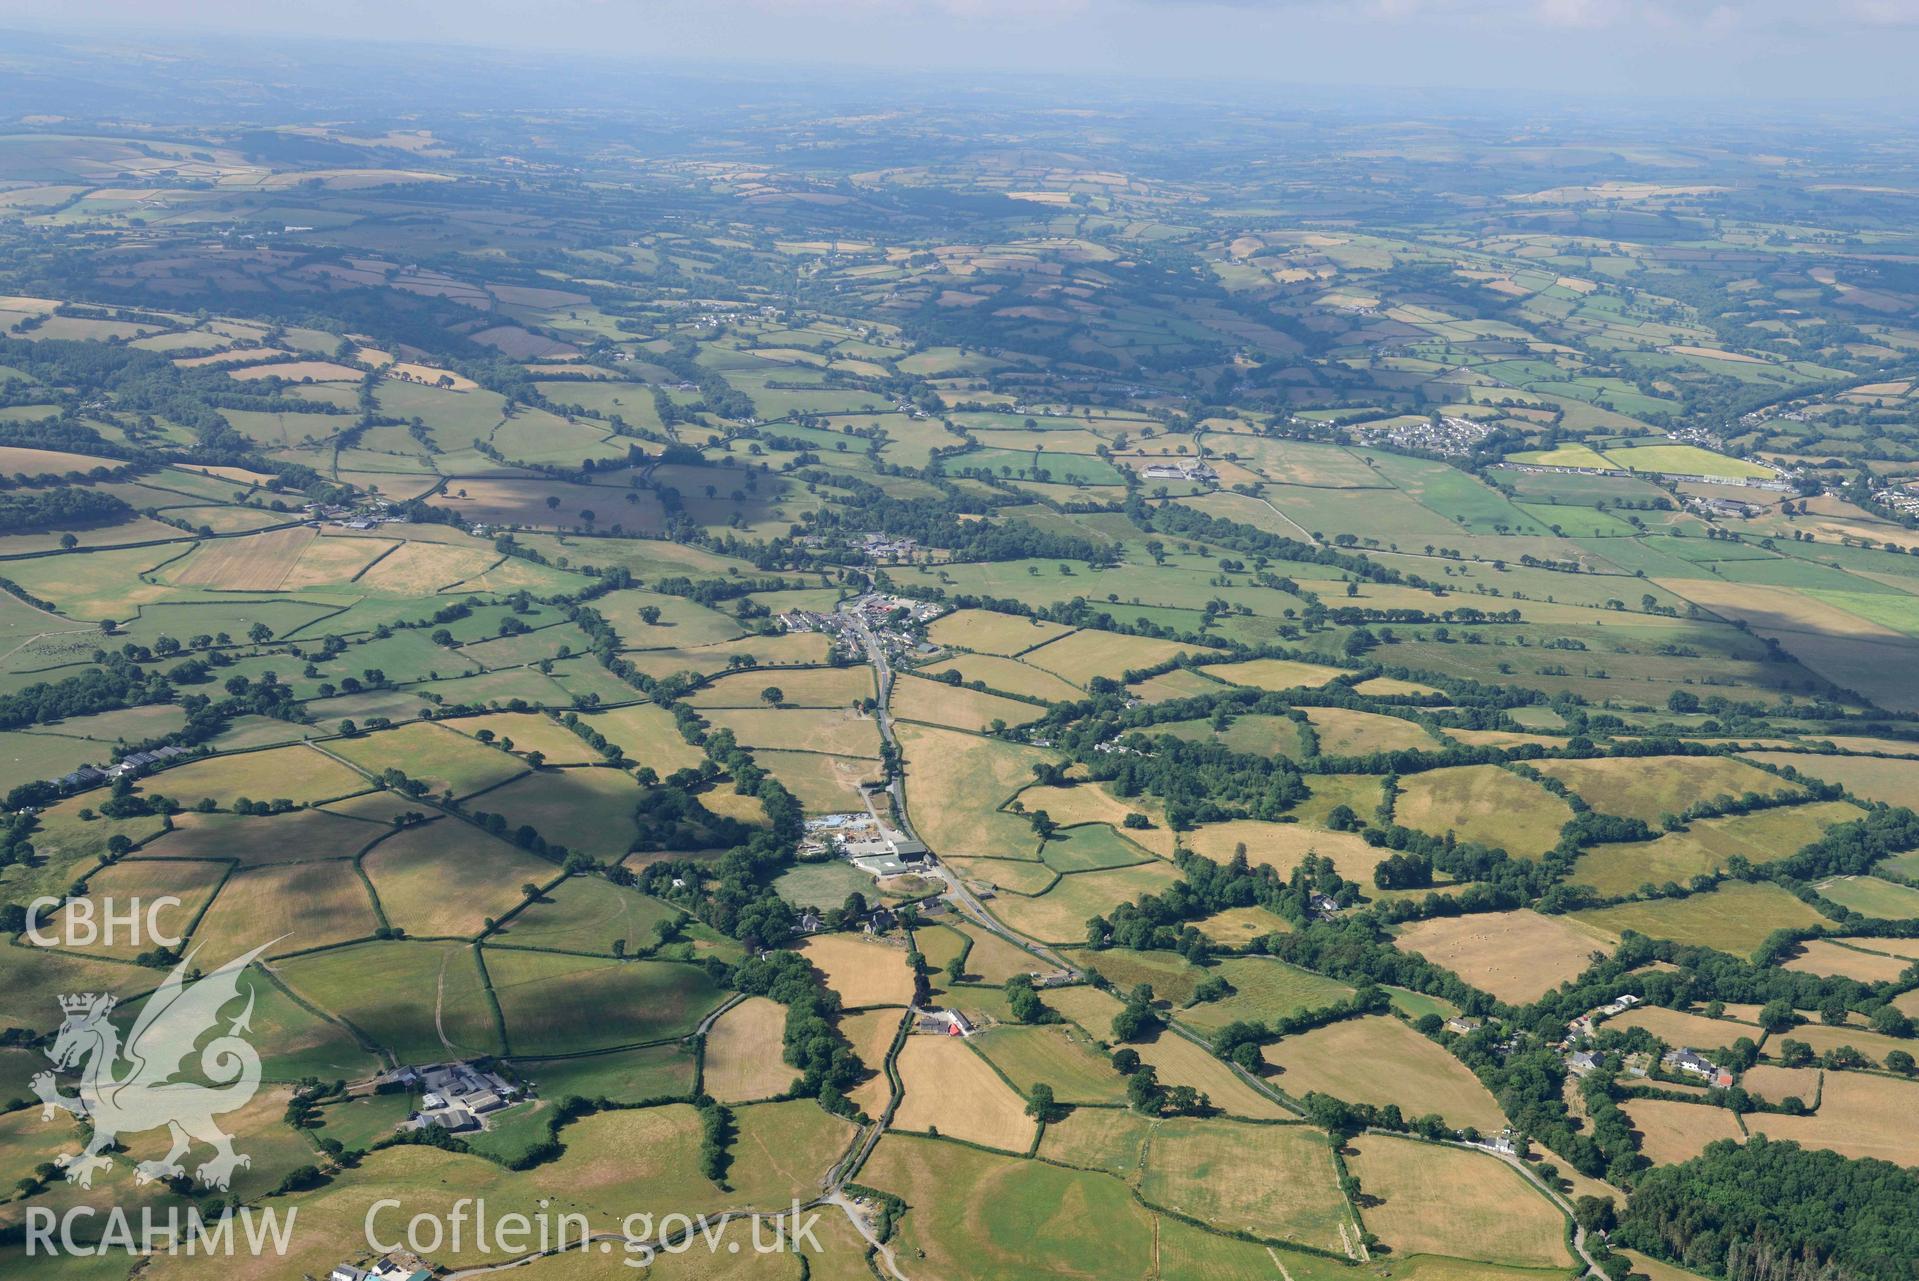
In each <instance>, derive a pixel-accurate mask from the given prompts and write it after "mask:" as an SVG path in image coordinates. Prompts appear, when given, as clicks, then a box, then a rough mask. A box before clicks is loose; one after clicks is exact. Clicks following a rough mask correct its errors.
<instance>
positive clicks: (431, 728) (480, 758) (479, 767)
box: [328, 722, 527, 796]
mask: <svg viewBox="0 0 1919 1281" xmlns="http://www.w3.org/2000/svg"><path fill="white" fill-rule="evenodd" d="M328 750H329V751H331V752H333V753H335V754H336V755H339V756H341V757H344V758H345V759H347V760H349V761H352V762H353V763H354V764H356V765H358V766H359V767H360V768H361V769H364V770H367V771H368V772H370V773H373V774H379V773H380V772H381V771H383V770H388V769H397V770H399V771H400V772H402V773H403V774H405V775H406V776H407V777H408V778H412V779H416V780H418V781H419V782H422V783H425V784H426V785H427V787H428V788H429V789H431V790H432V791H435V792H451V793H452V794H453V795H455V796H470V795H472V794H473V793H475V792H478V791H480V790H482V789H484V788H489V787H493V786H495V785H496V784H499V783H502V782H504V781H506V780H507V779H509V778H513V777H515V776H516V775H519V774H524V773H525V772H526V769H527V766H526V763H525V762H524V761H521V760H519V759H517V758H516V757H514V756H513V755H511V754H510V753H508V752H504V751H501V750H500V749H499V748H496V747H488V746H486V745H485V744H482V743H479V742H476V741H474V740H473V739H471V738H469V737H467V736H466V735H464V734H461V733H458V732H457V731H455V730H452V729H449V728H447V727H446V726H444V725H434V724H430V723H426V722H421V723H417V724H413V725H402V726H400V727H399V728H397V729H389V730H381V731H379V732H377V733H373V734H367V735H365V736H364V737H360V738H348V739H336V740H334V741H333V742H332V743H330V744H328Z"/></svg>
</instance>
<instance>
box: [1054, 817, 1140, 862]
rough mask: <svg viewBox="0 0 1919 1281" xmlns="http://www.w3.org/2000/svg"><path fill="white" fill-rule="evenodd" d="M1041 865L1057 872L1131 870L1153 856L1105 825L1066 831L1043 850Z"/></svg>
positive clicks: (1067, 828) (1084, 825) (1075, 827)
mask: <svg viewBox="0 0 1919 1281" xmlns="http://www.w3.org/2000/svg"><path fill="white" fill-rule="evenodd" d="M1039 857H1040V861H1041V862H1043V863H1045V864H1046V865H1047V866H1048V867H1050V868H1052V869H1053V870H1054V871H1056V872H1061V873H1065V872H1085V871H1093V870H1097V869H1100V868H1111V867H1129V866H1131V865H1132V864H1135V863H1145V862H1147V861H1149V860H1151V859H1152V857H1153V855H1152V854H1151V853H1150V852H1148V851H1147V850H1144V849H1142V848H1141V847H1140V846H1138V845H1137V844H1135V843H1134V842H1132V841H1130V840H1128V839H1126V837H1125V836H1123V835H1121V834H1120V833H1119V832H1118V831H1117V830H1115V829H1114V828H1112V827H1110V826H1108V825H1107V824H1105V823H1081V824H1079V825H1077V826H1074V827H1063V828H1061V829H1060V830H1059V831H1057V832H1055V833H1054V834H1053V835H1052V836H1050V837H1048V838H1047V840H1046V842H1045V843H1044V844H1043V845H1041V846H1040V850H1039Z"/></svg>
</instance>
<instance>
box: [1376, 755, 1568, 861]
mask: <svg viewBox="0 0 1919 1281" xmlns="http://www.w3.org/2000/svg"><path fill="white" fill-rule="evenodd" d="M1393 814H1394V817H1395V818H1396V819H1397V820H1398V821H1399V823H1400V824H1401V825H1403V826H1406V827H1411V828H1417V829H1418V830H1420V831H1423V832H1430V833H1431V834H1432V835H1434V836H1443V835H1445V834H1446V833H1447V832H1452V833H1454V834H1456V835H1457V836H1458V837H1459V839H1460V840H1463V841H1477V842H1479V843H1481V844H1484V845H1490V846H1493V847H1495V848H1498V849H1503V850H1505V851H1506V852H1507V853H1508V854H1511V855H1512V856H1513V857H1515V858H1531V857H1535V856H1537V855H1539V854H1543V853H1545V852H1546V851H1547V850H1549V849H1551V848H1552V847H1553V845H1554V844H1556V843H1557V842H1558V840H1559V830H1560V828H1562V827H1564V826H1565V825H1566V823H1567V822H1568V821H1570V820H1571V818H1572V810H1571V808H1569V807H1568V806H1567V804H1566V802H1564V801H1562V800H1560V799H1559V798H1558V797H1557V796H1554V795H1553V794H1552V793H1551V792H1548V791H1547V790H1546V789H1545V788H1543V787H1541V786H1539V784H1537V783H1534V782H1532V781H1531V780H1530V779H1525V778H1521V777H1520V776H1519V775H1517V774H1514V773H1512V772H1510V771H1508V770H1503V769H1500V768H1499V767H1498V766H1496V765H1466V766H1460V767H1456V768H1450V769H1438V770H1429V771H1427V772H1425V773H1421V774H1409V775H1407V776H1406V777H1404V778H1402V779H1401V780H1400V783H1399V799H1398V801H1397V803H1396V804H1395V807H1394V811H1393Z"/></svg>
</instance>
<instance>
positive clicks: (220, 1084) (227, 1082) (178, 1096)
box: [32, 943, 272, 1191]
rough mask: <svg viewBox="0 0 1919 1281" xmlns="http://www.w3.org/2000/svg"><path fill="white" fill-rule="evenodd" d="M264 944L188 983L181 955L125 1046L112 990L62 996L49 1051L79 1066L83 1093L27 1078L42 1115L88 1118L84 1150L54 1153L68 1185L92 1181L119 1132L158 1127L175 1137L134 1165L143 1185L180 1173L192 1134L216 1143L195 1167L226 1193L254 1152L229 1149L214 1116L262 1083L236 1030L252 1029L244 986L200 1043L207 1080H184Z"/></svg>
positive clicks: (50, 1077) (47, 1077) (60, 1061)
mask: <svg viewBox="0 0 1919 1281" xmlns="http://www.w3.org/2000/svg"><path fill="white" fill-rule="evenodd" d="M270 946H272V944H270V943H266V944H262V945H261V946H259V947H257V948H255V949H253V950H252V951H251V952H248V953H247V954H246V955H244V956H239V957H235V958H234V959H233V960H231V961H228V962H227V963H226V964H225V965H223V966H221V967H220V968H219V969H217V970H215V971H214V972H213V973H211V974H208V975H205V976H204V977H202V978H200V979H198V980H196V981H194V982H192V983H189V982H187V979H186V974H187V968H188V966H189V965H191V964H192V962H193V957H194V953H193V952H189V953H187V955H186V956H185V957H183V958H182V959H181V961H180V963H179V964H178V965H177V966H175V967H174V969H173V972H172V973H171V974H169V975H168V976H167V978H166V981H165V982H163V983H162V984H161V985H160V986H159V988H158V989H157V990H155V991H154V993H153V994H152V995H151V996H149V997H148V998H147V999H146V1001H145V1003H144V1004H143V1005H142V1006H141V1008H140V1013H139V1016H138V1017H137V1018H135V1019H134V1021H133V1027H132V1030H131V1031H129V1032H128V1033H127V1039H126V1044H125V1045H124V1046H122V1045H121V1043H120V1030H119V1029H118V1028H117V1027H115V1026H114V1024H113V1022H112V1014H113V1009H114V1003H115V1002H114V998H113V997H112V996H110V995H107V994H104V993H87V994H84V995H78V996H63V997H61V998H60V1008H61V1009H62V1010H63V1011H64V1012H65V1013H66V1021H65V1022H64V1023H63V1024H61V1027H60V1032H59V1035H58V1036H56V1037H55V1038H54V1042H53V1048H52V1049H51V1050H49V1051H47V1057H48V1058H50V1059H52V1060H53V1064H54V1067H55V1068H56V1069H58V1070H60V1071H69V1070H72V1069H74V1068H75V1067H78V1068H79V1070H80V1092H79V1093H78V1094H77V1095H73V1096H68V1095H63V1094H61V1093H60V1091H59V1087H58V1085H57V1084H56V1082H55V1079H54V1074H53V1072H42V1073H40V1074H39V1075H38V1076H36V1077H34V1078H33V1081H32V1085H33V1091H34V1093H35V1094H37V1095H39V1097H40V1102H41V1104H42V1107H41V1109H40V1117H41V1119H42V1120H45V1121H50V1120H52V1119H53V1114H54V1111H55V1109H59V1110H62V1111H65V1112H70V1113H72V1114H73V1115H74V1116H76V1117H81V1118H84V1119H86V1120H87V1121H90V1122H91V1123H92V1125H93V1136H92V1138H90V1139H89V1140H88V1141H87V1144H86V1146H85V1147H84V1148H83V1149H82V1150H80V1151H78V1152H68V1153H65V1154H63V1155H61V1156H59V1157H57V1158H55V1164H56V1165H58V1166H60V1167H61V1168H62V1169H64V1170H65V1171H66V1175H67V1181H68V1182H69V1183H75V1184H78V1185H79V1186H81V1187H83V1188H86V1187H92V1186H93V1175H94V1172H95V1171H96V1170H104V1169H108V1168H111V1166H112V1165H113V1162H112V1160H111V1159H110V1158H108V1157H105V1156H102V1155H101V1153H102V1152H103V1151H105V1150H106V1149H107V1148H108V1147H110V1146H111V1145H112V1144H113V1143H114V1142H115V1141H116V1140H118V1139H119V1138H120V1136H121V1135H123V1134H139V1133H142V1132H144V1131H147V1130H157V1129H159V1128H160V1127H161V1126H165V1127H166V1128H167V1131H168V1133H169V1134H170V1135H171V1136H172V1146H171V1147H170V1148H169V1149H168V1151H167V1154H166V1155H165V1156H164V1157H161V1158H160V1159H159V1160H147V1161H142V1162H140V1163H139V1164H138V1165H137V1166H135V1167H134V1177H135V1178H136V1179H137V1180H138V1181H139V1182H140V1183H151V1182H152V1181H154V1180H155V1179H171V1178H180V1177H183V1176H184V1175H185V1174H186V1167H185V1166H183V1165H181V1164H180V1158H181V1157H183V1156H185V1155H186V1154H187V1152H188V1151H189V1149H191V1148H192V1146H193V1144H194V1142H195V1141H198V1142H200V1143H205V1144H208V1145H210V1146H211V1147H212V1148H213V1156H212V1158H211V1159H210V1160H208V1161H207V1162H206V1163H205V1164H204V1165H201V1166H200V1167H199V1168H198V1169H197V1170H195V1171H194V1173H195V1175H196V1176H197V1177H198V1178H199V1180H200V1182H202V1183H204V1184H206V1185H207V1186H208V1187H212V1188H218V1189H220V1190H222V1191H224V1190H225V1189H226V1188H227V1186H228V1185H229V1184H230V1183H231V1182H232V1181H233V1172H234V1170H236V1169H238V1168H240V1167H241V1166H247V1165H251V1164H252V1158H250V1157H248V1156H246V1155H245V1154H244V1153H239V1152H235V1151H234V1150H233V1139H232V1137H231V1136H229V1135H228V1134H227V1133H226V1132H225V1131H224V1130H222V1129H221V1128H220V1127H219V1126H218V1125H217V1124H215V1122H214V1118H215V1117H218V1116H221V1115H223V1114H225V1113H228V1112H232V1111H234V1110H235V1109H238V1108H242V1107H245V1106H246V1105H247V1103H248V1102H250V1101H251V1100H252V1098H253V1095H254V1093H255V1092H256V1091H257V1090H258V1089H259V1088H260V1056H259V1054H258V1053H257V1052H255V1050H254V1048H253V1046H252V1045H251V1044H249V1043H248V1042H247V1040H246V1039H245V1037H244V1035H243V1034H244V1033H246V1032H249V1031H250V1030H251V1028H250V1026H249V1020H250V1019H251V1018H252V1016H253V990H252V987H251V985H249V986H248V989H247V992H246V1008H245V1009H243V1010H241V1011H240V1013H239V1014H238V1015H237V1016H236V1017H234V1018H233V1019H232V1020H231V1022H229V1023H228V1024H227V1027H226V1030H225V1031H224V1032H223V1033H220V1034H218V1035H216V1036H214V1038H213V1039H212V1040H210V1041H208V1042H207V1044H206V1045H205V1046H204V1047H203V1048H200V1050H199V1060H200V1072H201V1074H202V1075H204V1076H205V1077H206V1078H207V1080H209V1081H211V1082H214V1084H212V1085H205V1084H202V1083H200V1082H199V1081H194V1080H187V1079H182V1078H183V1076H184V1075H185V1074H186V1073H187V1072H188V1062H189V1060H191V1059H192V1058H193V1056H194V1051H195V1048H196V1047H197V1046H199V1044H200V1041H201V1039H202V1038H203V1037H204V1036H205V1035H206V1033H208V1032H214V1031H217V1030H218V1026H219V1024H220V1013H221V1011H222V1010H224V1009H225V1008H226V1007H227V1006H228V1005H229V1004H230V1003H231V1002H233V1001H235V1000H238V999H239V997H240V995H241V993H240V974H241V972H242V971H244V970H245V969H246V967H247V966H248V964H250V963H251V962H252V961H253V959H254V958H255V957H257V956H259V955H260V953H261V952H263V951H265V950H266V948H268V947H270Z"/></svg>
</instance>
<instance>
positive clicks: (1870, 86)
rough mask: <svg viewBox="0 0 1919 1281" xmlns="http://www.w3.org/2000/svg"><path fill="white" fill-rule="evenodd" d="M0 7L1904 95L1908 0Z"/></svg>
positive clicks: (1407, 77)
mask: <svg viewBox="0 0 1919 1281" xmlns="http://www.w3.org/2000/svg"><path fill="white" fill-rule="evenodd" d="M0 26H14V27H47V28H51V29H56V30H63V31H85V30H94V31H99V32H102V33H114V34H125V33H130V32H132V31H138V30H146V31H154V32H160V33H177V34H180V35H198V34H203V33H207V32H216V31H217V32H231V33H239V34H250V35H302V34H314V35H324V36H328V37H334V38H343V37H344V38H352V37H356V36H365V37H369V38H373V39H380V40H394V41H403V42H404V41H421V40H431V41H435V42H441V43H477V44H488V45H501V46H505V47H509V48H517V49H522V50H525V49H532V48H553V49H583V50H591V51H593V52H595V53H598V54H603V55H613V56H623V55H624V56H631V57H634V58H637V59H644V60H656V59H671V60H681V59H687V60H699V61H710V60H736V61H741V62H751V63H762V64H763V63H785V64H793V65H800V64H806V65H819V64H829V65H839V66H844V67H846V68H848V69H849V71H853V72H855V73H856V71H857V69H858V68H862V67H873V66H882V67H890V68H893V69H897V70H911V69H917V68H927V69H940V70H960V69H967V68H980V69H995V70H1014V71H1024V72H1036V73H1045V72H1047V71H1059V72H1067V73H1077V74H1084V73H1094V74H1099V75H1111V76H1122V77H1123V76H1131V75H1141V74H1156V75H1172V76H1178V77H1182V78H1203V79H1213V80H1216V81H1218V82H1221V83H1222V84H1242V83H1243V84H1251V83H1257V82H1262V81H1280V82H1296V83H1298V82H1305V83H1352V84H1394V85H1407V86H1415V85H1457V86H1461V87H1462V88H1470V87H1472V86H1476V85H1486V86H1510V87H1519V88H1538V89H1571V90H1596V91H1599V92H1603V93H1609V94H1620V93H1625V94H1649V95H1658V96H1667V95H1690V94H1708V95H1713V96H1739V97H1754V98H1760V99H1776V98H1781V97H1785V98H1804V97H1823V96H1832V97H1869V98H1870V97H1906V98H1910V97H1913V96H1919V88H1915V81H1919V76H1915V74H1914V67H1915V65H1916V64H1915V59H1916V58H1919V0H1348V2H1346V3H1336V2H1330V0H517V2H516V0H301V2H297V3H290V2H288V0H65V2H64V3H62V4H60V5H58V6H52V5H48V4H47V3H45V0H0Z"/></svg>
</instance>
